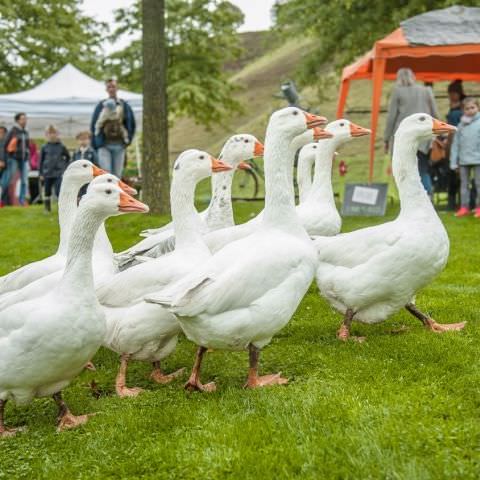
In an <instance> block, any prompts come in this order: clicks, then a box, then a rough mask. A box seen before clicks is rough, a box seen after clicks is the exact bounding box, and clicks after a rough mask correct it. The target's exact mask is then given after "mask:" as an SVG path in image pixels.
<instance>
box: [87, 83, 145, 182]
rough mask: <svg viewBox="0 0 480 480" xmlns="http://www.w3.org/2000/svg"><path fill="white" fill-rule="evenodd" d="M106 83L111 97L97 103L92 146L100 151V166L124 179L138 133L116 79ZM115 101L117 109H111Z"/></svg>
mask: <svg viewBox="0 0 480 480" xmlns="http://www.w3.org/2000/svg"><path fill="white" fill-rule="evenodd" d="M105 85H106V88H107V93H108V98H107V99H106V100H102V101H100V102H99V103H98V104H97V106H96V107H95V110H94V112H93V115H92V121H91V124H90V131H91V134H92V146H93V148H94V149H95V150H97V152H98V163H99V166H100V168H103V169H104V170H106V171H108V172H111V173H113V174H114V175H116V176H117V177H118V178H121V176H122V172H123V167H124V164H125V150H126V147H127V146H128V145H130V143H131V142H132V140H133V137H134V135H135V128H136V124H135V116H134V114H133V110H132V107H130V105H129V104H128V103H127V102H126V101H125V100H122V99H121V98H118V96H117V93H118V85H117V81H116V80H115V79H113V78H110V79H108V80H107V81H106V83H105ZM113 102H114V105H115V108H112V103H113ZM112 113H114V115H112Z"/></svg>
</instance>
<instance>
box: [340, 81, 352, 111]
mask: <svg viewBox="0 0 480 480" xmlns="http://www.w3.org/2000/svg"><path fill="white" fill-rule="evenodd" d="M349 89H350V80H348V78H345V79H343V80H342V84H341V85H340V94H339V95H338V104H337V118H341V117H342V116H343V111H344V110H345V103H346V102H347V96H348V90H349Z"/></svg>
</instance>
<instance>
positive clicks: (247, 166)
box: [237, 162, 253, 170]
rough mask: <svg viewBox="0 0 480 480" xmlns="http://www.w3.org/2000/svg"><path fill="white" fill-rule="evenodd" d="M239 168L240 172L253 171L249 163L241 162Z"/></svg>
mask: <svg viewBox="0 0 480 480" xmlns="http://www.w3.org/2000/svg"><path fill="white" fill-rule="evenodd" d="M237 168H239V169H240V170H253V168H252V166H251V165H250V164H249V163H248V162H240V163H239V164H238V167H237Z"/></svg>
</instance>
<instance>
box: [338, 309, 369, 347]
mask: <svg viewBox="0 0 480 480" xmlns="http://www.w3.org/2000/svg"><path fill="white" fill-rule="evenodd" d="M354 316H355V312H354V311H353V310H352V309H351V308H348V309H347V311H346V312H345V317H344V319H343V322H342V324H341V325H340V328H339V329H338V331H337V338H338V339H339V340H341V341H342V342H346V341H347V340H348V339H349V338H352V339H353V340H355V341H356V342H360V343H361V342H364V341H365V337H355V336H354V337H351V335H350V327H351V326H352V321H353V317H354Z"/></svg>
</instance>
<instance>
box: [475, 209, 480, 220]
mask: <svg viewBox="0 0 480 480" xmlns="http://www.w3.org/2000/svg"><path fill="white" fill-rule="evenodd" d="M473 216H474V217H475V218H480V207H477V208H476V209H475V211H474V213H473Z"/></svg>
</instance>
